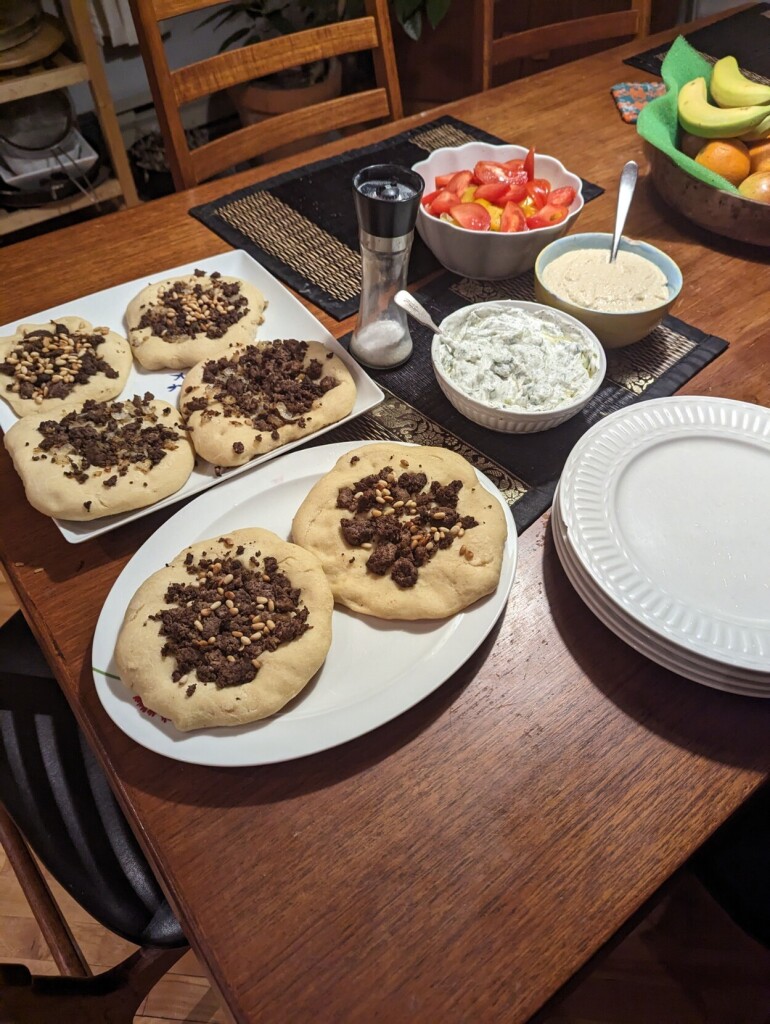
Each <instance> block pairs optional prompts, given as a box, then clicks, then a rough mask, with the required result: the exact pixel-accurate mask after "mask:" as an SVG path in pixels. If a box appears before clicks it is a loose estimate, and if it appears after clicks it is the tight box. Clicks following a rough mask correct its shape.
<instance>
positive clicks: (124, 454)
mask: <svg viewBox="0 0 770 1024" xmlns="http://www.w3.org/2000/svg"><path fill="white" fill-rule="evenodd" d="M152 397H153V396H152V395H151V394H149V393H147V394H146V395H145V396H144V398H139V396H138V395H135V396H134V397H133V398H132V399H131V400H130V401H127V402H94V401H93V400H92V399H88V401H86V402H85V403H84V405H83V408H82V409H78V410H75V411H74V412H70V413H67V415H66V416H64V417H63V418H62V419H60V420H43V422H42V423H41V424H40V425H39V426H38V428H37V430H38V433H39V434H41V435H42V440H41V441H40V442H39V444H38V447H37V450H38V451H44V452H50V453H51V456H52V458H53V460H54V461H55V462H57V463H58V464H59V465H63V466H64V467H65V469H64V475H65V476H66V477H72V478H74V479H75V480H77V482H78V483H81V484H82V483H85V481H86V480H88V478H89V475H95V476H104V477H105V479H104V480H103V486H104V487H114V486H115V485H116V484H117V482H118V477H122V476H125V475H126V474H127V473H128V471H129V469H130V468H131V467H134V466H135V467H137V468H138V469H141V470H143V471H144V472H148V471H149V470H150V469H152V467H153V466H157V465H158V463H159V462H161V461H162V460H163V459H164V458H165V457H166V454H167V452H169V451H173V450H174V449H176V448H177V446H178V445H177V442H178V441H179V440H180V438H181V435H180V434H179V433H178V431H176V430H174V429H173V428H172V427H168V426H166V425H165V424H163V423H161V422H160V420H159V418H158V416H157V415H156V413H155V410H154V409H153V407H152V405H151V402H152Z"/></svg>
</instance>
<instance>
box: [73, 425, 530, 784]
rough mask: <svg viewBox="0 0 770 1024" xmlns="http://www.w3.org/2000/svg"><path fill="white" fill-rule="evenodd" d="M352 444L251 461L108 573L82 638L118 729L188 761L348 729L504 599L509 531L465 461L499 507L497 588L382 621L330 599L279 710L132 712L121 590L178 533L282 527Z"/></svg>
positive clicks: (167, 552)
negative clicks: (243, 714)
mask: <svg viewBox="0 0 770 1024" xmlns="http://www.w3.org/2000/svg"><path fill="white" fill-rule="evenodd" d="M361 444H362V442H360V441H354V442H343V443H341V444H333V445H325V446H323V447H318V448H312V449H308V450H305V451H301V452H294V453H292V454H290V455H286V456H284V457H283V458H282V459H278V460H276V461H274V462H271V463H270V464H268V465H266V466H261V467H260V468H259V469H257V470H255V471H254V472H253V473H252V474H250V475H249V476H248V477H247V478H241V479H239V480H232V481H229V482H228V483H226V484H224V485H223V486H222V487H221V488H219V489H218V490H217V491H216V492H212V493H210V494H205V495H202V496H201V497H200V498H198V499H197V500H196V501H194V502H191V503H190V504H189V505H187V506H186V507H185V508H183V509H180V511H179V512H177V513H176V515H174V516H173V517H172V518H171V519H169V520H168V521H167V522H166V523H164V524H163V525H162V526H161V527H160V528H159V529H158V530H157V531H156V532H155V533H154V534H153V535H152V536H151V537H149V538H148V540H147V541H146V542H145V543H144V544H143V545H142V547H141V548H140V549H139V551H138V552H137V553H136V554H135V555H134V557H133V558H132V559H131V561H130V562H129V563H128V565H127V566H126V567H125V569H124V570H123V572H122V573H121V574H120V576H119V577H118V579H117V580H116V582H115V584H114V585H113V587H112V590H111V591H110V593H109V595H108V597H107V600H106V601H105V603H104V607H103V608H102V613H101V615H100V616H99V622H98V624H97V627H96V634H95V636H94V643H93V665H94V683H95V685H96V691H97V693H98V695H99V699H100V700H101V702H102V704H103V705H104V708H105V710H106V712H107V714H108V715H109V716H110V718H111V719H112V720H113V722H115V724H116V725H117V726H118V727H119V728H120V729H122V730H123V732H125V733H126V734H127V735H128V736H130V737H131V738H132V739H134V740H136V742H137V743H140V744H142V746H144V747H147V748H148V749H149V750H153V751H155V752H156V753H159V754H164V755H165V756H166V757H171V758H174V759H175V760H178V761H187V762H190V763H192V764H207V765H217V766H230V767H235V766H244V765H257V764H272V763H274V762H278V761H289V760H292V759H293V758H297V757H304V756H306V755H307V754H314V753H317V752H318V751H320V750H326V749H328V748H329V747H334V746H337V745H338V744H340V743H345V742H347V741H348V740H352V739H355V738H356V737H358V736H362V735H363V734H364V733H366V732H369V731H370V730H372V729H376V728H377V727H378V726H380V725H384V724H385V723H386V722H389V721H390V720H391V719H392V718H395V717H396V716H397V715H400V714H402V713H403V712H404V711H407V710H408V709H409V708H411V707H413V706H414V705H415V704H417V703H418V702H419V701H421V700H422V699H423V698H424V697H427V696H428V694H429V693H432V692H433V691H434V690H435V689H437V688H438V687H439V686H440V685H441V684H442V683H443V682H444V681H445V680H447V679H448V678H449V677H450V676H451V675H452V673H454V672H456V671H457V669H458V668H460V666H461V665H462V664H463V663H464V662H465V661H466V660H467V659H468V658H469V657H470V656H471V654H472V653H473V652H474V651H475V650H476V648H477V647H478V646H479V645H480V644H481V643H482V642H483V641H484V639H485V637H486V636H487V634H488V633H489V632H490V630H491V629H492V627H493V626H494V624H495V622H496V621H497V619H498V618H499V616H500V614H501V612H502V611H503V609H504V607H505V604H506V602H507V600H508V594H509V592H510V589H511V586H512V584H513V579H514V575H515V572H516V555H517V537H516V528H515V526H514V522H513V517H512V516H511V512H510V509H509V508H508V505H507V503H506V502H505V500H504V499H503V497H502V496H501V494H500V492H499V491H498V490H497V488H496V487H495V485H494V484H493V483H492V481H491V480H489V479H488V478H487V477H485V476H484V475H483V474H482V473H478V470H477V473H478V476H479V480H480V481H481V484H482V485H483V486H484V487H485V488H486V490H488V491H489V493H490V494H491V495H492V496H493V497H494V498H495V500H496V501H499V502H500V504H501V505H502V507H503V509H504V511H505V517H506V522H507V524H508V538H507V541H506V545H505V551H504V556H503V567H502V572H501V576H500V583H499V585H498V587H497V590H496V591H495V592H494V593H493V594H490V595H489V596H488V597H485V598H483V599H482V600H480V601H477V602H476V603H475V604H473V605H471V606H470V607H469V608H467V609H465V611H463V612H461V613H460V614H459V615H455V616H453V617H452V618H450V619H446V620H443V621H428V620H423V621H418V622H412V623H408V622H392V621H386V620H382V619H375V618H371V617H369V616H365V615H356V614H354V613H353V612H349V611H347V610H346V609H342V608H340V607H335V610H334V614H333V619H332V630H333V639H332V646H331V649H330V651H329V654H328V657H327V659H326V661H325V663H324V665H323V667H322V668H321V669H320V671H319V672H318V673H317V674H316V676H315V677H314V678H313V679H312V680H311V681H310V683H309V684H308V686H307V687H306V688H305V689H304V690H303V691H302V693H301V694H300V695H299V696H298V697H297V698H296V699H295V700H294V701H293V702H292V703H291V704H290V705H289V706H288V707H287V708H285V709H284V710H283V711H281V712H279V714H277V715H274V716H273V717H272V718H268V719H265V720H264V721H262V722H254V723H252V724H250V725H244V726H239V727H236V728H233V729H224V728H220V729H206V730H199V731H197V732H192V733H182V732H179V731H178V730H177V729H175V728H174V726H173V725H172V724H171V723H170V722H164V721H163V720H162V719H160V718H159V717H158V716H155V715H153V716H149V715H147V714H146V713H144V714H143V713H142V712H141V711H140V710H139V708H138V707H137V705H136V704H135V703H134V701H133V700H132V698H131V695H130V694H129V691H128V690H127V689H126V688H125V687H124V686H123V684H122V683H121V682H120V679H119V678H118V676H117V674H116V673H117V667H116V665H115V662H114V659H113V651H114V649H115V642H116V640H117V636H118V632H119V630H120V626H121V623H122V621H123V615H124V613H125V609H126V607H127V605H128V602H129V601H130V599H131V597H132V596H133V594H134V592H135V591H136V589H137V588H138V587H139V585H140V584H141V583H142V582H143V581H144V580H145V579H146V578H147V577H148V576H149V575H150V574H151V573H153V572H155V571H156V570H157V569H159V568H161V567H162V566H163V565H165V564H166V562H167V561H168V560H169V558H170V557H173V556H174V555H176V554H177V553H178V552H179V551H180V550H181V549H182V548H183V547H185V546H186V545H188V544H193V543H195V542H196V541H199V540H204V539H205V538H207V537H212V536H219V535H221V534H223V533H227V532H228V531H230V530H237V529H240V528H242V527H246V526H255V525H259V526H261V527H264V528H266V529H268V530H273V531H274V532H275V533H277V534H278V535H279V536H281V537H288V535H289V530H290V527H291V521H292V518H293V516H294V513H295V512H296V510H297V509H298V508H299V506H300V504H301V503H302V500H303V499H304V498H305V496H306V495H307V493H308V491H309V490H310V488H311V487H312V486H313V485H314V484H315V483H316V481H317V480H318V479H319V478H320V477H321V476H322V475H323V474H324V473H327V472H328V471H329V470H330V469H331V468H332V466H333V465H334V463H335V462H336V461H337V459H338V458H339V457H340V456H341V455H343V454H344V453H345V452H349V451H352V450H354V449H355V448H358V447H360V446H361ZM399 447H407V448H408V447H409V446H406V445H404V446H399ZM362 658H364V659H365V663H364V662H362V660H361V659H362Z"/></svg>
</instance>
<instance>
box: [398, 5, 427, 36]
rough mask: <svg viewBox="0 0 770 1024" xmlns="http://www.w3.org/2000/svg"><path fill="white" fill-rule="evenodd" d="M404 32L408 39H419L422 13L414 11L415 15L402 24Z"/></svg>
mask: <svg viewBox="0 0 770 1024" xmlns="http://www.w3.org/2000/svg"><path fill="white" fill-rule="evenodd" d="M402 25H403V26H404V31H405V32H406V34H407V35H408V36H409V38H410V39H415V40H417V39H419V38H420V35H421V34H422V11H415V13H414V14H413V15H412V16H411V17H409V18H407V19H406V20H405V21H403V22H402Z"/></svg>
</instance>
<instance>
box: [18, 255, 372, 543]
mask: <svg viewBox="0 0 770 1024" xmlns="http://www.w3.org/2000/svg"><path fill="white" fill-rule="evenodd" d="M198 268H199V269H201V270H205V271H206V272H207V273H211V272H212V271H214V270H218V271H219V272H220V273H221V274H224V275H228V276H231V277H239V278H241V279H242V280H244V281H248V282H249V283H250V284H253V285H255V286H256V287H257V288H259V290H260V291H261V292H262V294H263V295H264V296H265V298H266V299H267V303H268V304H267V308H266V309H265V320H264V323H263V324H261V326H260V327H259V328H258V330H257V340H258V341H270V340H276V339H279V338H297V339H299V340H300V341H320V342H322V343H323V344H324V345H326V346H327V348H330V349H331V350H332V351H333V352H334V353H335V354H336V355H338V356H339V357H340V359H341V360H342V361H343V362H344V363H345V365H346V366H347V368H348V369H349V370H350V373H351V374H352V376H353V380H354V381H355V384H356V401H355V404H354V406H353V409H352V411H351V412H350V414H349V415H348V416H346V417H345V418H344V419H342V420H338V421H337V422H336V423H331V424H329V425H328V426H327V427H322V428H321V430H318V431H316V434H324V433H326V432H327V431H329V430H333V429H334V427H338V426H339V425H340V424H341V423H347V421H348V420H350V419H353V418H354V417H356V416H360V415H361V413H364V412H366V411H367V409H371V408H372V407H373V406H375V405H378V404H379V403H380V402H381V401H382V398H383V394H382V391H381V390H380V389H379V388H378V387H377V385H376V384H375V383H374V381H373V380H372V379H371V377H369V376H368V375H367V374H366V373H365V372H364V370H362V368H361V367H360V366H359V365H358V363H357V362H356V361H355V360H354V359H353V358H352V357H351V356H350V355H349V354H348V353H347V352H346V351H345V349H344V348H343V347H342V346H341V345H340V344H339V342H338V341H337V340H336V339H335V338H333V337H332V335H331V334H330V333H329V332H328V331H327V330H326V328H325V327H324V326H323V325H322V324H321V323H320V322H319V321H318V320H317V319H316V318H315V317H314V316H313V314H312V313H311V312H310V310H308V309H306V308H305V306H303V305H302V303H301V302H299V300H297V299H295V298H294V296H293V295H292V294H291V293H290V292H288V291H287V290H286V289H285V288H284V286H283V285H282V284H281V283H280V282H279V281H277V280H276V279H275V278H274V277H273V275H272V274H270V273H269V272H268V271H267V270H265V268H264V267H263V266H261V265H260V264H259V263H257V262H256V261H255V260H253V259H252V258H251V256H249V255H248V254H247V253H245V252H243V251H242V250H240V249H234V250H233V251H232V252H227V253H224V254H223V255H221V256H210V257H208V258H207V259H202V260H195V262H193V263H186V264H185V265H184V266H182V267H173V268H171V269H170V270H163V271H160V272H159V273H157V274H148V275H147V276H146V277H140V278H137V279H136V280H135V281H129V282H127V283H126V284H121V285H117V286H116V287H115V288H106V289H105V290H104V291H101V292H94V293H93V294H92V295H86V296H84V297H83V298H82V299H73V301H72V302H64V303H62V304H61V305H60V306H52V307H51V308H50V309H44V310H42V311H41V312H40V313H32V314H30V315H29V316H25V317H22V318H21V319H20V320H14V321H13V323H10V324H5V326H3V327H0V337H2V336H3V335H8V334H12V333H13V331H15V330H16V328H17V327H18V326H19V324H27V323H44V322H45V321H46V320H51V319H52V318H55V317H59V316H82V317H83V318H84V319H85V320H88V321H90V322H91V323H92V324H93V325H94V326H95V327H97V326H101V327H109V328H110V329H111V330H113V331H117V333H118V334H121V335H123V337H126V333H127V330H128V328H127V326H126V322H125V313H126V308H127V306H128V304H129V302H130V301H131V299H133V298H134V296H135V295H136V294H137V293H138V292H139V291H141V289H142V288H144V287H145V285H147V284H151V283H153V282H155V281H162V280H163V279H164V278H167V277H181V276H183V275H185V274H191V273H192V272H193V271H194V270H196V269H198ZM186 372H187V371H186V370H182V371H180V372H173V371H171V370H145V369H144V368H143V367H141V366H139V364H138V363H137V362H136V361H134V365H133V368H132V370H131V373H130V375H129V378H128V382H127V384H126V386H125V388H124V389H123V391H122V392H121V397H123V398H130V397H131V396H132V395H134V394H139V395H143V394H144V393H145V392H147V391H149V392H150V393H151V394H152V395H153V396H154V397H155V398H162V399H164V400H165V401H167V402H171V403H172V404H173V405H176V399H177V395H178V393H179V390H180V388H181V386H182V380H183V379H184V376H185V373H186ZM17 419H18V417H17V416H16V414H15V413H14V412H13V410H12V409H11V407H10V406H9V405H8V404H7V403H6V402H4V401H0V427H2V428H3V430H8V429H9V428H10V427H12V426H13V424H14V423H15V422H16V420H17ZM306 440H307V438H306V437H301V438H298V439H297V440H296V441H289V443H288V444H285V445H282V446H281V447H280V448H276V449H274V450H273V451H271V452H266V453H265V454H264V455H260V456H258V457H257V458H255V459H252V460H251V461H250V462H247V463H246V464H245V465H243V466H237V467H234V468H232V469H227V470H225V471H224V472H223V473H222V476H221V477H218V476H216V475H215V473H214V467H213V466H212V465H211V463H209V462H206V461H205V460H204V459H202V458H200V456H198V457H197V459H196V462H197V465H196V468H195V469H194V470H193V471H192V475H191V476H190V478H189V479H188V481H187V482H186V483H185V484H184V486H183V487H181V488H180V489H179V490H178V491H177V492H176V493H175V494H171V495H169V497H167V498H164V499H163V500H162V501H157V502H155V504H154V505H149V506H147V507H146V508H139V509H135V510H134V511H132V512H123V513H120V514H119V515H115V516H105V517H104V518H102V519H93V520H91V521H90V522H86V523H76V522H72V521H71V520H60V519H55V520H54V522H55V523H56V525H57V526H58V527H59V529H60V530H61V532H62V535H63V537H64V539H65V540H66V541H69V543H70V544H80V543H81V542H82V541H86V540H90V539H91V538H92V537H98V536H100V534H103V533H107V532H108V531H110V530H114V529H115V528H116V527H118V526H122V525H123V524H124V523H130V522H131V521H132V520H134V519H139V518H141V517H142V516H146V515H148V514H149V513H150V512H154V511H155V510H156V509H158V508H165V506H166V505H173V504H174V502H176V501H181V500H182V499H183V498H189V497H190V496H191V495H193V494H198V493H199V492H200V491H203V490H206V489H207V488H209V487H213V486H214V485H215V484H218V483H220V482H221V481H222V480H224V479H229V478H231V477H234V476H239V475H240V474H241V473H246V472H248V471H249V470H251V469H253V468H254V467H255V466H259V465H261V464H262V463H264V462H267V461H268V460H270V459H274V458H275V457H276V456H277V455H281V454H283V452H287V451H291V449H292V448H296V447H297V445H300V444H303V443H304V442H305V441H306Z"/></svg>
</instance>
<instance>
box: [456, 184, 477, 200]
mask: <svg viewBox="0 0 770 1024" xmlns="http://www.w3.org/2000/svg"><path fill="white" fill-rule="evenodd" d="M475 195H476V186H475V185H469V186H468V187H467V188H466V189H465V191H464V192H463V194H462V195H461V196H460V202H461V203H473V202H475V201H476V200H475V199H474V196H475Z"/></svg>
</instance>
